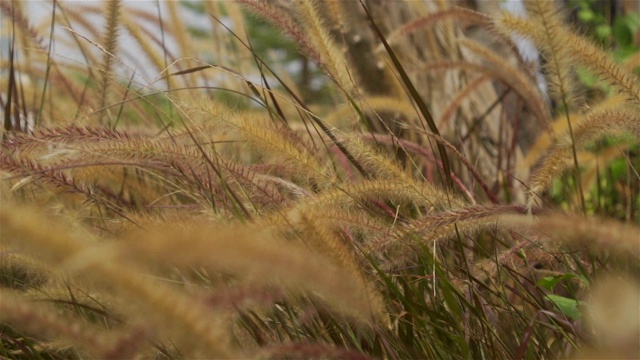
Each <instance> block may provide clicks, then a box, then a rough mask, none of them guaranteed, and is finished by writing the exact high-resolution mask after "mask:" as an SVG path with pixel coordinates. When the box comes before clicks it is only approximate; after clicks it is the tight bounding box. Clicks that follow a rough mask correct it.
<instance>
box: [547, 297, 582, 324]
mask: <svg viewBox="0 0 640 360" xmlns="http://www.w3.org/2000/svg"><path fill="white" fill-rule="evenodd" d="M545 298H546V299H547V300H549V301H551V302H552V303H553V306H554V307H555V308H556V310H558V311H560V313H562V314H563V315H566V316H568V317H569V318H571V319H572V320H578V319H580V318H581V317H582V311H580V309H578V306H584V305H585V303H584V301H578V300H575V299H569V298H566V297H564V296H559V295H553V294H550V295H547V296H546V297H545Z"/></svg>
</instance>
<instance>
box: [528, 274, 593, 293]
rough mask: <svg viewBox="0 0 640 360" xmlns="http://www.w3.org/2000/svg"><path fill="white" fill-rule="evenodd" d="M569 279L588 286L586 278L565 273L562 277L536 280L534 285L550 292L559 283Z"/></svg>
mask: <svg viewBox="0 0 640 360" xmlns="http://www.w3.org/2000/svg"><path fill="white" fill-rule="evenodd" d="M570 279H579V280H580V281H582V282H583V283H585V284H587V285H588V284H589V280H587V278H586V277H584V276H582V275H577V274H571V273H566V274H562V275H556V276H546V277H543V278H542V279H540V280H538V282H537V284H536V285H537V286H539V287H543V288H545V289H547V290H549V291H551V290H553V288H554V287H555V286H556V285H558V283H559V282H561V281H563V280H570Z"/></svg>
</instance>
